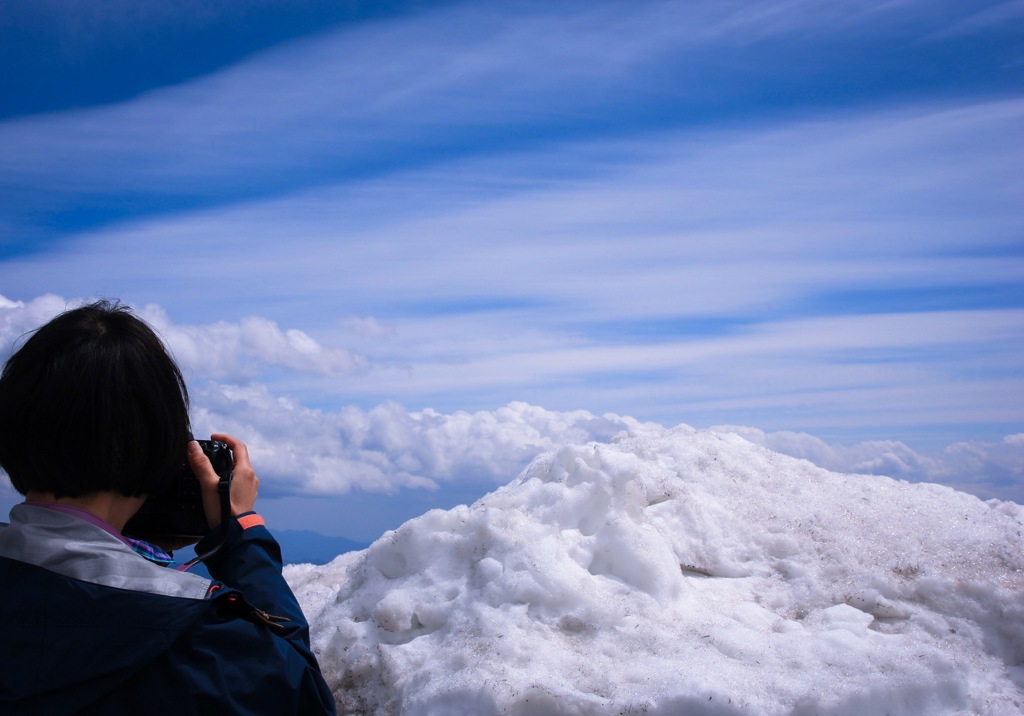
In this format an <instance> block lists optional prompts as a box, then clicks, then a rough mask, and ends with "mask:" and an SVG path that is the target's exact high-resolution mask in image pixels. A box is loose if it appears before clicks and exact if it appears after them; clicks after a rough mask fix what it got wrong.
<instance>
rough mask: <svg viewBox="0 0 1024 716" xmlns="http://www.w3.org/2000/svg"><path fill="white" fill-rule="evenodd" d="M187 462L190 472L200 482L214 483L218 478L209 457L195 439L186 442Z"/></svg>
mask: <svg viewBox="0 0 1024 716" xmlns="http://www.w3.org/2000/svg"><path fill="white" fill-rule="evenodd" d="M187 457H188V464H189V467H191V468H192V473H193V474H194V475H195V476H196V477H197V478H198V479H199V482H200V484H203V483H205V484H210V483H216V482H217V481H218V480H219V479H220V478H219V477H218V476H217V472H216V471H215V470H214V469H213V465H212V464H210V458H208V457H207V456H206V453H204V452H203V448H202V446H200V445H199V443H198V442H196V441H195V440H190V441H189V443H188V454H187Z"/></svg>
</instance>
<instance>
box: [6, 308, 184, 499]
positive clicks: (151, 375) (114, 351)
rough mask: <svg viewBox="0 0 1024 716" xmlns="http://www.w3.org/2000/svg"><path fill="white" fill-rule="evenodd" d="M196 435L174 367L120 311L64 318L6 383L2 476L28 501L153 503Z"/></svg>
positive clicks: (21, 358) (12, 363) (33, 344)
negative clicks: (123, 498) (30, 495)
mask: <svg viewBox="0 0 1024 716" xmlns="http://www.w3.org/2000/svg"><path fill="white" fill-rule="evenodd" d="M189 436H190V431H189V420H188V392H187V390H186V388H185V382H184V380H183V378H182V376H181V372H180V371H179V369H178V367H177V365H176V364H175V362H174V359H173V358H171V356H170V354H169V353H168V352H167V349H166V348H165V347H164V345H163V343H161V342H160V339H159V338H158V337H157V335H156V334H155V333H154V332H153V330H152V329H151V328H150V327H149V326H148V325H146V324H145V323H144V322H143V321H141V320H140V319H139V318H137V317H136V316H135V315H134V314H133V313H132V312H131V310H130V309H128V308H127V307H124V306H121V305H118V304H116V303H109V302H106V301H100V302H97V303H93V304H89V305H86V306H82V307H80V308H76V309H74V310H71V311H67V312H66V313H62V314H61V315H59V316H57V317H56V318H54V319H53V320H52V321H50V322H49V323H47V324H46V325H44V326H43V327H41V328H40V329H39V330H37V331H36V332H35V333H34V334H32V336H31V337H30V338H29V339H28V340H27V341H25V343H24V345H23V346H22V347H21V348H20V349H19V350H18V351H17V352H16V353H15V354H14V355H13V356H11V358H10V360H8V361H7V364H6V365H5V366H4V370H3V374H2V375H0V467H3V469H4V470H6V471H7V474H8V475H9V476H10V478H11V482H12V483H13V484H14V487H15V489H17V490H18V491H19V492H21V493H22V494H25V493H26V492H29V491H38V492H52V493H53V494H54V495H55V496H56V497H78V496H81V495H85V494H89V493H92V492H99V491H110V490H112V491H115V492H119V493H121V494H123V495H131V496H134V495H148V494H153V493H154V492H156V491H158V490H159V489H160V487H161V486H162V485H163V484H165V482H166V480H167V479H169V477H170V476H171V474H172V473H173V472H174V470H175V468H176V467H177V466H178V465H179V464H180V463H181V462H182V460H183V458H184V455H185V448H186V444H187V442H188V440H189Z"/></svg>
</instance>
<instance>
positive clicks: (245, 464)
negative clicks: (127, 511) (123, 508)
mask: <svg viewBox="0 0 1024 716" xmlns="http://www.w3.org/2000/svg"><path fill="white" fill-rule="evenodd" d="M211 437H212V439H211V440H198V441H197V440H192V441H191V442H189V444H188V454H187V458H186V461H183V462H182V466H181V470H180V471H179V472H178V474H176V475H175V476H174V479H173V480H171V483H170V484H169V485H168V486H167V489H165V490H162V491H161V492H159V493H158V494H154V495H150V496H149V498H148V499H147V500H146V502H145V503H144V504H143V505H142V508H141V509H140V510H139V511H138V512H137V513H136V514H135V516H133V517H132V518H131V519H130V520H129V521H128V524H126V525H125V527H124V530H123V532H124V534H126V535H129V536H131V537H138V538H141V539H145V540H148V541H150V542H154V543H156V544H160V545H172V546H173V548H178V547H181V546H185V545H188V544H192V543H193V542H196V541H197V540H199V539H200V538H202V537H204V536H205V535H207V534H209V532H210V531H211V530H212V529H214V528H215V527H217V526H218V525H219V524H220V523H221V521H222V520H223V519H224V518H225V517H230V516H232V515H240V514H243V513H245V512H251V511H252V510H253V507H254V505H255V503H256V494H257V491H258V489H259V478H258V477H256V473H255V471H253V469H252V465H251V463H250V462H249V451H248V449H247V448H246V446H245V443H243V442H242V441H241V440H238V439H237V438H234V437H232V436H231V435H225V434H223V433H217V434H214V435H212V436H211Z"/></svg>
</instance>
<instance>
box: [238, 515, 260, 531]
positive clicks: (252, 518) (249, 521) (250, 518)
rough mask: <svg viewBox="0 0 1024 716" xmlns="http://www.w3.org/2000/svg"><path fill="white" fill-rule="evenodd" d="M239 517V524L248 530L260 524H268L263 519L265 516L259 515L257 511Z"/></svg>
mask: <svg viewBox="0 0 1024 716" xmlns="http://www.w3.org/2000/svg"><path fill="white" fill-rule="evenodd" d="M237 519H238V524H240V525H241V526H242V529H243V530H247V529H249V528H250V527H256V526H258V525H265V524H267V523H266V522H264V521H263V517H262V516H261V515H257V514H256V513H251V514H248V515H242V516H241V517H239V518H237Z"/></svg>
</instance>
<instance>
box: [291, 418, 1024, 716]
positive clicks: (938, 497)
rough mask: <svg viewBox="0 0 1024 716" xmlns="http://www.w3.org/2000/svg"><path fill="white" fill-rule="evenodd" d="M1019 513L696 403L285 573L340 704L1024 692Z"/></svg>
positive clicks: (584, 707) (664, 709)
mask: <svg viewBox="0 0 1024 716" xmlns="http://www.w3.org/2000/svg"><path fill="white" fill-rule="evenodd" d="M1022 532H1024V509H1022V508H1021V507H1020V506H1019V505H1016V504H1014V503H1007V502H997V501H989V502H982V501H980V500H978V499H977V498H975V497H972V496H970V495H967V494H964V493H960V492H956V491H954V490H951V489H949V488H945V487H941V486H938V485H931V484H910V483H906V482H900V481H896V480H893V479H890V478H886V477H877V476H865V475H842V474H838V473H832V472H828V471H826V470H823V469H821V468H818V467H815V466H814V465H812V464H811V463H809V462H806V461H802V460H796V459H793V458H789V457H785V456H783V455H779V454H776V453H772V452H770V451H768V450H766V449H765V448H762V447H759V446H756V445H753V444H752V443H749V442H746V441H745V440H743V439H742V438H740V437H739V436H736V435H725V434H718V433H712V432H704V431H696V430H693V429H690V428H687V427H685V426H681V427H679V428H675V429H673V430H659V431H650V432H646V433H643V434H638V435H633V436H629V437H623V438H621V439H619V440H617V441H614V442H613V443H612V444H593V443H592V444H589V445H578V446H570V447H565V448H563V449H561V450H558V451H556V452H551V453H547V454H544V455H541V456H540V457H538V458H537V459H536V460H535V461H534V462H533V463H532V464H531V465H530V466H529V467H528V468H527V469H526V470H525V471H524V472H523V473H522V474H521V475H520V476H519V477H518V478H517V479H515V480H514V481H513V482H512V483H510V484H508V485H506V486H505V487H502V488H500V489H498V490H496V491H495V492H493V493H491V494H489V495H487V496H485V497H484V498H482V499H480V500H479V501H478V502H476V503H475V504H474V505H472V506H470V507H466V506H460V507H457V508H455V509H453V510H449V511H440V510H435V511H432V512H429V513H427V514H425V515H423V516H421V517H419V518H417V519H414V520H411V521H409V522H408V523H406V524H405V525H403V526H402V527H401V528H399V529H398V530H394V531H390V532H388V533H386V534H384V535H383V536H382V537H381V538H380V539H379V540H378V541H377V542H375V543H374V544H373V545H371V546H370V547H369V548H368V549H366V550H364V551H362V552H358V553H351V554H347V555H343V556H342V557H339V558H338V559H336V560H335V561H334V562H331V563H330V564H328V565H324V566H320V567H313V566H311V565H294V566H290V567H288V568H287V571H286V576H287V578H288V580H289V582H290V583H291V585H292V587H293V588H294V589H295V592H296V594H297V596H298V598H299V600H300V601H301V603H302V606H303V608H304V609H305V611H306V614H307V615H308V616H309V618H310V622H311V626H312V639H313V644H314V648H315V649H316V651H317V653H318V655H319V658H320V660H321V665H322V667H323V670H324V673H325V676H326V677H327V679H328V681H329V683H330V684H331V686H332V689H333V690H334V693H335V695H336V698H337V700H338V704H339V710H340V712H341V713H347V714H400V713H401V714H467V715H468V714H472V715H474V716H481V715H482V716H486V715H488V714H514V715H521V716H527V715H529V716H544V715H547V714H552V715H554V714H574V715H575V714H580V715H583V714H586V715H592V714H641V713H642V714H660V715H665V716H668V715H670V714H671V715H672V716H675V715H677V714H680V713H687V714H720V715H723V716H725V715H730V714H795V715H800V714H806V715H811V714H819V715H825V714H830V715H833V714H834V715H849V716H863V714H866V713H877V714H882V713H887V714H890V715H892V716H895V715H896V714H914V715H918V714H1020V713H1022V712H1024V538H1022Z"/></svg>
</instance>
